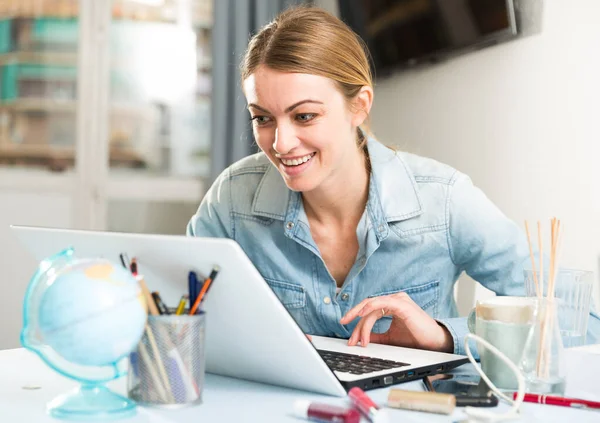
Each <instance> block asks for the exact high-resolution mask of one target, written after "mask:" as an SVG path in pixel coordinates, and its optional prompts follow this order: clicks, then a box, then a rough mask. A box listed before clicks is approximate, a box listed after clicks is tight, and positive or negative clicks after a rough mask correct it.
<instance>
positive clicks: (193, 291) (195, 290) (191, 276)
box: [188, 270, 200, 304]
mask: <svg viewBox="0 0 600 423" xmlns="http://www.w3.org/2000/svg"><path fill="white" fill-rule="evenodd" d="M188 291H189V297H190V304H194V303H195V302H196V298H197V297H198V294H199V293H200V287H199V284H198V275H196V272H194V271H193V270H190V273H188Z"/></svg>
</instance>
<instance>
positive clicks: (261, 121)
mask: <svg viewBox="0 0 600 423" xmlns="http://www.w3.org/2000/svg"><path fill="white" fill-rule="evenodd" d="M252 120H253V121H254V122H256V124H257V125H259V126H260V125H265V124H267V123H269V122H270V120H271V119H270V118H269V117H268V116H252Z"/></svg>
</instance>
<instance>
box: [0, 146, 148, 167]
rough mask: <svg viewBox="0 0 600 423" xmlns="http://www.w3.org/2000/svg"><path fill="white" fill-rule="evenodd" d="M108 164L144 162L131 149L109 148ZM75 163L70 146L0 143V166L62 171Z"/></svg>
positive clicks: (121, 164) (120, 164) (73, 152)
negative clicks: (20, 166) (22, 166)
mask: <svg viewBox="0 0 600 423" xmlns="http://www.w3.org/2000/svg"><path fill="white" fill-rule="evenodd" d="M109 157H110V163H111V165H114V166H127V167H134V168H143V167H145V166H146V162H145V160H144V159H143V158H142V157H141V156H140V155H139V154H138V153H137V152H136V151H135V150H133V149H127V148H111V149H110V152H109ZM74 163H75V149H74V147H72V146H52V145H35V144H10V143H6V142H0V164H9V165H14V164H19V165H25V166H27V165H34V166H42V167H45V168H48V169H50V170H54V171H63V170H66V169H67V168H70V167H72V166H73V165H74Z"/></svg>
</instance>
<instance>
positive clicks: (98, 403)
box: [48, 384, 136, 421]
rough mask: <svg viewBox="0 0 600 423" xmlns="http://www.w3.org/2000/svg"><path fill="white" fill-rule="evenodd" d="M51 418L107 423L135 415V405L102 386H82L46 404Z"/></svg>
mask: <svg viewBox="0 0 600 423" xmlns="http://www.w3.org/2000/svg"><path fill="white" fill-rule="evenodd" d="M48 412H49V413H50V415H51V416H52V417H55V418H57V419H66V420H96V421H108V420H116V419H122V418H127V417H131V416H133V415H135V413H136V404H135V402H133V401H131V400H130V399H128V398H125V397H123V396H121V395H119V394H116V393H114V392H112V391H111V390H110V389H108V388H107V387H106V386H104V385H102V384H84V385H81V386H79V387H78V388H76V389H74V390H72V391H70V392H67V393H65V394H63V395H60V396H58V397H56V398H54V399H53V400H52V401H50V402H49V403H48Z"/></svg>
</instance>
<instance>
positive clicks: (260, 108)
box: [248, 99, 323, 113]
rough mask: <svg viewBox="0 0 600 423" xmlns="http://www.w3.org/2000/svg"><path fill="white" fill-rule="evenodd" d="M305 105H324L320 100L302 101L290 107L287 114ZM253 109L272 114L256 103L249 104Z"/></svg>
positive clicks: (286, 111) (286, 110)
mask: <svg viewBox="0 0 600 423" xmlns="http://www.w3.org/2000/svg"><path fill="white" fill-rule="evenodd" d="M305 103H313V104H323V102H322V101H318V100H311V99H306V100H300V101H298V102H297V103H294V104H292V105H291V106H290V107H288V108H287V109H285V113H289V112H291V111H292V110H294V109H295V108H296V107H298V106H300V105H302V104H305ZM251 107H252V108H253V109H257V110H260V111H261V112H264V113H270V112H269V111H268V110H267V109H265V108H264V107H261V106H259V105H258V104H254V103H250V104H248V108H251Z"/></svg>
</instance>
